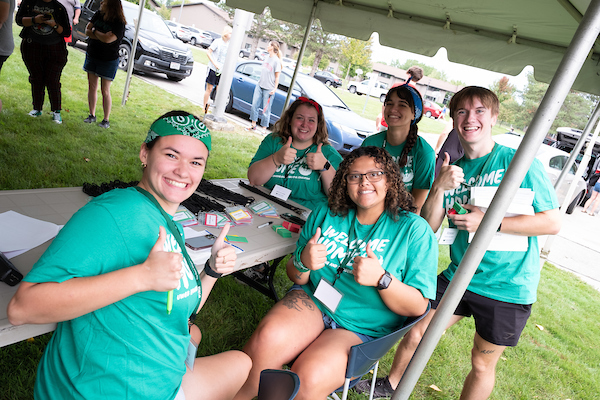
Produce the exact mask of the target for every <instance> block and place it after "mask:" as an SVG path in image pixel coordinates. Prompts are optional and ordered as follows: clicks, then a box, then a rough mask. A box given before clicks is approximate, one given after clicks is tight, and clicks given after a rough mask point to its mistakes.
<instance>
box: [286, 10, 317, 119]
mask: <svg viewBox="0 0 600 400" xmlns="http://www.w3.org/2000/svg"><path fill="white" fill-rule="evenodd" d="M318 2H319V0H314V2H313V6H312V10H310V17H309V18H308V23H307V24H306V29H305V30H304V38H303V39H302V45H301V46H300V53H298V61H297V62H296V68H295V69H294V74H293V75H292V81H291V82H290V87H289V88H288V92H287V96H286V97H285V102H284V103H283V110H282V112H283V111H285V110H286V109H287V107H288V104H290V98H291V97H292V92H293V91H294V84H295V83H296V75H298V71H299V70H300V67H301V66H302V58H303V57H304V49H306V43H307V42H308V36H309V35H310V28H311V27H312V24H313V21H314V20H315V13H316V12H317V3H318Z"/></svg>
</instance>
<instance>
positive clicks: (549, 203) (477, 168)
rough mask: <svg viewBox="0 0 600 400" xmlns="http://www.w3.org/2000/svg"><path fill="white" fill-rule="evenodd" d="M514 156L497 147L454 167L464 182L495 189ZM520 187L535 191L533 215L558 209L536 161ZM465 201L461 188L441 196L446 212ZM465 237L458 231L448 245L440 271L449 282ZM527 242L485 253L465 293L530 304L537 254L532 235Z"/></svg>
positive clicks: (463, 249) (537, 272) (465, 193)
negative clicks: (524, 248) (516, 248)
mask: <svg viewBox="0 0 600 400" xmlns="http://www.w3.org/2000/svg"><path fill="white" fill-rule="evenodd" d="M514 154H515V150H513V149H510V148H508V147H505V146H501V145H498V144H497V145H496V146H495V147H494V150H493V151H492V152H491V153H489V154H487V155H485V156H483V157H480V158H476V159H473V160H469V159H467V158H466V157H463V158H461V159H460V160H458V161H457V162H456V163H455V165H457V166H459V167H461V168H462V169H463V172H464V174H465V182H467V183H468V184H470V185H473V186H499V185H500V182H501V181H502V178H503V176H504V173H505V172H506V169H507V168H508V165H509V164H510V162H511V160H512V158H513V156H514ZM488 160H489V161H488ZM484 168H485V171H484ZM521 187H522V188H529V189H532V190H533V191H534V192H535V197H534V200H533V209H534V211H535V212H536V213H538V212H542V211H548V210H552V209H555V208H558V200H557V198H556V192H555V191H554V188H553V186H552V184H551V183H550V180H549V179H548V176H547V174H546V171H544V167H543V166H542V163H541V162H540V161H539V160H537V159H535V160H533V163H532V164H531V167H530V168H529V171H528V172H527V175H525V179H523V182H522V183H521ZM469 200H470V191H469V190H468V189H467V188H466V187H465V186H464V185H461V186H459V187H458V188H456V189H453V190H448V191H446V192H445V193H444V208H445V210H446V212H447V211H448V210H449V209H450V208H451V207H452V205H453V204H454V202H455V201H456V202H457V203H459V204H468V203H469ZM451 226H452V224H451ZM468 238H469V232H467V231H465V230H459V231H458V235H457V236H456V239H455V241H454V243H453V244H452V245H451V246H450V259H451V262H450V265H449V266H448V268H447V269H446V270H445V271H444V272H443V274H444V275H445V276H446V278H448V279H450V280H452V277H453V276H454V272H455V271H456V268H458V264H460V261H461V260H462V259H463V256H464V254H465V252H466V251H467V247H468ZM528 241H529V247H528V249H527V251H486V252H485V255H484V256H483V259H482V260H481V263H480V264H479V267H478V268H477V271H476V272H475V275H474V276H473V279H472V280H471V283H470V284H469V287H468V290H470V291H471V292H473V293H477V294H479V295H481V296H485V297H489V298H491V299H495V300H499V301H504V302H507V303H514V304H532V303H534V302H535V301H536V295H537V287H538V283H539V280H540V262H539V253H540V251H539V247H538V241H537V237H536V236H533V237H529V239H528Z"/></svg>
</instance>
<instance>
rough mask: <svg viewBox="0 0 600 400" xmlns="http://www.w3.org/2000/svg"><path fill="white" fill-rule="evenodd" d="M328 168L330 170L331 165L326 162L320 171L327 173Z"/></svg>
mask: <svg viewBox="0 0 600 400" xmlns="http://www.w3.org/2000/svg"><path fill="white" fill-rule="evenodd" d="M329 168H331V164H330V163H329V161H326V162H325V165H323V169H322V170H321V171H329Z"/></svg>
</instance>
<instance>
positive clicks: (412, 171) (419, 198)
mask: <svg viewBox="0 0 600 400" xmlns="http://www.w3.org/2000/svg"><path fill="white" fill-rule="evenodd" d="M409 81H410V79H409ZM383 115H384V117H385V120H386V122H387V124H388V129H387V130H385V131H383V132H380V133H378V134H375V135H372V136H370V137H368V138H367V139H365V141H364V142H363V144H362V146H377V147H382V148H384V149H386V150H387V151H388V152H389V153H390V155H391V156H392V158H393V159H394V161H395V162H397V163H398V166H399V167H400V172H401V173H402V180H403V181H404V185H405V187H406V190H407V191H408V192H409V193H411V194H412V195H413V197H414V199H415V206H416V207H417V211H416V213H417V214H418V213H420V211H421V207H422V206H423V203H425V199H427V194H428V193H429V189H430V188H431V185H432V183H433V178H434V171H435V152H434V151H433V148H432V147H431V146H430V145H429V144H428V143H427V142H426V141H425V139H423V138H422V137H420V136H419V135H418V131H419V128H418V127H417V123H418V122H419V121H420V120H421V117H422V116H423V99H422V98H421V95H420V94H419V92H418V91H417V90H416V89H415V88H413V87H411V86H409V85H408V82H407V83H406V84H404V85H401V86H396V87H394V88H392V89H390V90H389V92H388V93H387V95H386V97H385V103H384V108H383Z"/></svg>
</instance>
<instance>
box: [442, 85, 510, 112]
mask: <svg viewBox="0 0 600 400" xmlns="http://www.w3.org/2000/svg"><path fill="white" fill-rule="evenodd" d="M472 98H478V99H479V101H481V104H483V105H484V106H485V108H487V109H489V110H491V111H492V115H494V116H497V115H498V113H499V112H500V102H499V101H498V96H496V94H495V93H494V92H492V91H491V90H489V89H486V88H484V87H481V86H467V87H465V88H463V89H461V90H460V91H459V92H458V93H456V94H455V95H454V96H452V99H451V100H450V106H449V108H450V117H451V118H455V115H454V113H455V112H456V110H458V109H459V107H462V106H463V105H464V104H465V102H467V101H468V100H471V99H472Z"/></svg>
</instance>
